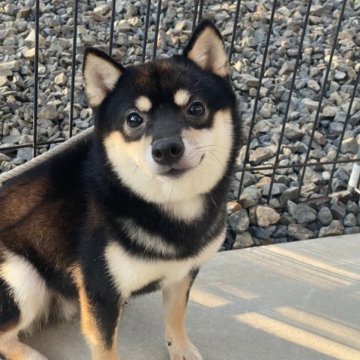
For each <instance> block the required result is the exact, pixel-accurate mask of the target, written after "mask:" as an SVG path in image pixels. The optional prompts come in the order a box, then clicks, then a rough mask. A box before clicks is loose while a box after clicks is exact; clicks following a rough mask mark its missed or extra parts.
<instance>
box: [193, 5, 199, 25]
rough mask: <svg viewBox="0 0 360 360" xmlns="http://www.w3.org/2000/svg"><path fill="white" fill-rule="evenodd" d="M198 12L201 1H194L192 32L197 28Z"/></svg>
mask: <svg viewBox="0 0 360 360" xmlns="http://www.w3.org/2000/svg"><path fill="white" fill-rule="evenodd" d="M198 10H199V0H195V1H194V16H193V23H192V31H194V30H195V26H196V20H197V16H198Z"/></svg>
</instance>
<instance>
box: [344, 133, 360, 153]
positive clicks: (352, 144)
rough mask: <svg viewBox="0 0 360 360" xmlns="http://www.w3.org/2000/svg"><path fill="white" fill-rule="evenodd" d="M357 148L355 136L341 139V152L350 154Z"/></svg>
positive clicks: (355, 151) (356, 150)
mask: <svg viewBox="0 0 360 360" xmlns="http://www.w3.org/2000/svg"><path fill="white" fill-rule="evenodd" d="M358 149H359V145H358V143H357V141H356V139H355V138H353V137H351V138H347V139H345V140H343V142H342V144H341V152H342V153H351V154H357V152H358Z"/></svg>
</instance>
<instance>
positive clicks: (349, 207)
mask: <svg viewBox="0 0 360 360" xmlns="http://www.w3.org/2000/svg"><path fill="white" fill-rule="evenodd" d="M346 211H347V212H352V213H354V214H357V213H358V212H359V205H358V204H356V202H354V201H348V202H347V204H346Z"/></svg>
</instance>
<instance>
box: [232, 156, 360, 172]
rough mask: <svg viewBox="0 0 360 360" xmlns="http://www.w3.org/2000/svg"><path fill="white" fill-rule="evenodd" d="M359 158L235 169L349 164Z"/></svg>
mask: <svg viewBox="0 0 360 360" xmlns="http://www.w3.org/2000/svg"><path fill="white" fill-rule="evenodd" d="M359 161H360V159H346V160H338V161H335V160H329V161H323V162H319V161H317V162H308V163H306V164H305V163H297V164H291V165H276V166H274V165H264V166H248V167H246V168H240V169H237V170H236V172H242V173H245V172H247V171H263V170H273V169H274V168H275V169H276V170H277V169H292V168H303V167H308V166H323V165H336V164H351V163H356V162H359Z"/></svg>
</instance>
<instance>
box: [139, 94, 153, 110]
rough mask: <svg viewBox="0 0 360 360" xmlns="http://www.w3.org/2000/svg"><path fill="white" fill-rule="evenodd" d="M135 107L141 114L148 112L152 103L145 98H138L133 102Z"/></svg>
mask: <svg viewBox="0 0 360 360" xmlns="http://www.w3.org/2000/svg"><path fill="white" fill-rule="evenodd" d="M135 106H136V107H137V108H138V109H139V110H140V111H142V112H149V111H150V110H151V107H152V103H151V100H150V99H149V98H148V97H147V96H139V97H138V98H137V99H136V100H135Z"/></svg>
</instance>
